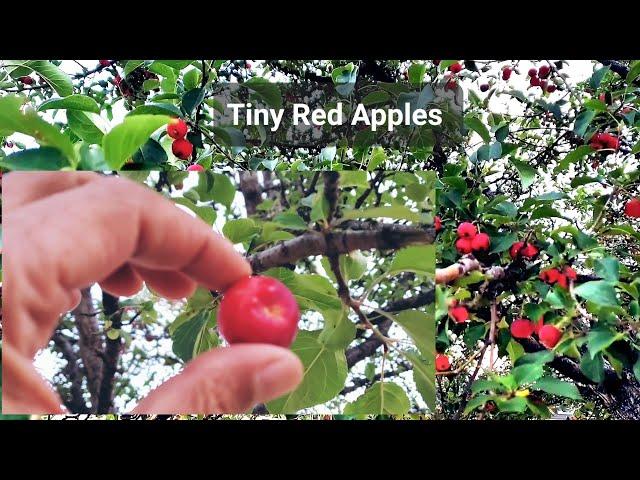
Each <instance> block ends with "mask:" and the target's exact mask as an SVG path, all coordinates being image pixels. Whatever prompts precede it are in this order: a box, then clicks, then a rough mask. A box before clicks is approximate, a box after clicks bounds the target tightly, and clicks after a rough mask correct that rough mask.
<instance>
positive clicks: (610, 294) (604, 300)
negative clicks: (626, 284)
mask: <svg viewBox="0 0 640 480" xmlns="http://www.w3.org/2000/svg"><path fill="white" fill-rule="evenodd" d="M574 292H575V294H576V295H578V296H580V297H582V298H584V299H585V300H588V301H590V302H593V303H595V304H596V305H600V306H610V307H611V306H613V307H615V306H618V305H619V304H618V299H617V297H616V291H615V289H614V288H613V287H612V286H611V284H610V283H608V282H606V281H603V280H598V281H595V282H587V283H583V284H582V285H578V286H577V287H576V288H575V289H574Z"/></svg>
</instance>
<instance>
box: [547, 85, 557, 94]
mask: <svg viewBox="0 0 640 480" xmlns="http://www.w3.org/2000/svg"><path fill="white" fill-rule="evenodd" d="M556 88H557V87H556V86H555V85H553V84H551V85H549V86H548V87H547V93H553V92H555V91H556Z"/></svg>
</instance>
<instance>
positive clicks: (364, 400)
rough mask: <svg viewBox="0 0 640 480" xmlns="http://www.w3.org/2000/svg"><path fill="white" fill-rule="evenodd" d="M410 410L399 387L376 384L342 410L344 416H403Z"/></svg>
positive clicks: (385, 383) (407, 399)
mask: <svg viewBox="0 0 640 480" xmlns="http://www.w3.org/2000/svg"><path fill="white" fill-rule="evenodd" d="M409 408H411V402H409V397H407V394H406V393H405V391H404V390H403V389H402V387H400V386H399V385H397V384H395V383H388V382H376V383H374V384H373V385H372V386H371V387H369V388H368V389H367V390H366V391H365V392H364V394H362V396H360V397H358V398H357V399H356V400H355V401H354V402H351V403H349V404H348V405H347V406H346V407H345V408H344V414H345V415H366V414H378V415H404V414H405V413H407V412H408V411H409Z"/></svg>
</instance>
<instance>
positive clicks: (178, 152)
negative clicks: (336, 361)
mask: <svg viewBox="0 0 640 480" xmlns="http://www.w3.org/2000/svg"><path fill="white" fill-rule="evenodd" d="M171 151H172V152H173V154H174V155H175V156H176V157H178V158H180V159H182V160H188V159H189V157H190V156H191V154H192V153H193V145H192V144H191V142H190V141H189V140H187V139H186V138H178V139H177V140H174V141H173V143H172V144H171Z"/></svg>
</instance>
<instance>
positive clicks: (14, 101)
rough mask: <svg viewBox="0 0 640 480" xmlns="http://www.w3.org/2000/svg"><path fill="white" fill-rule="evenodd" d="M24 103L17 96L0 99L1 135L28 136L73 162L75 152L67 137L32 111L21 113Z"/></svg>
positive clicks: (22, 98) (22, 99)
mask: <svg viewBox="0 0 640 480" xmlns="http://www.w3.org/2000/svg"><path fill="white" fill-rule="evenodd" d="M25 101H26V99H25V98H24V97H21V96H18V95H7V96H5V97H1V98H0V131H2V132H3V135H5V134H6V135H10V134H12V133H13V132H18V133H23V134H25V135H29V136H30V137H33V138H34V139H35V140H36V141H37V142H38V144H40V145H41V146H49V147H55V148H57V149H58V150H60V151H61V152H62V153H63V155H65V156H66V157H67V158H68V159H69V160H70V161H73V160H74V159H75V151H74V149H73V144H72V143H71V140H69V137H67V136H66V135H64V134H63V133H61V132H60V130H59V129H58V127H56V126H54V125H51V124H49V123H47V122H45V121H44V120H43V119H41V118H40V117H39V116H38V114H37V113H36V112H35V111H33V109H28V110H26V111H22V110H21V107H22V105H23V104H24V103H25ZM4 132H6V133H4Z"/></svg>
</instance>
